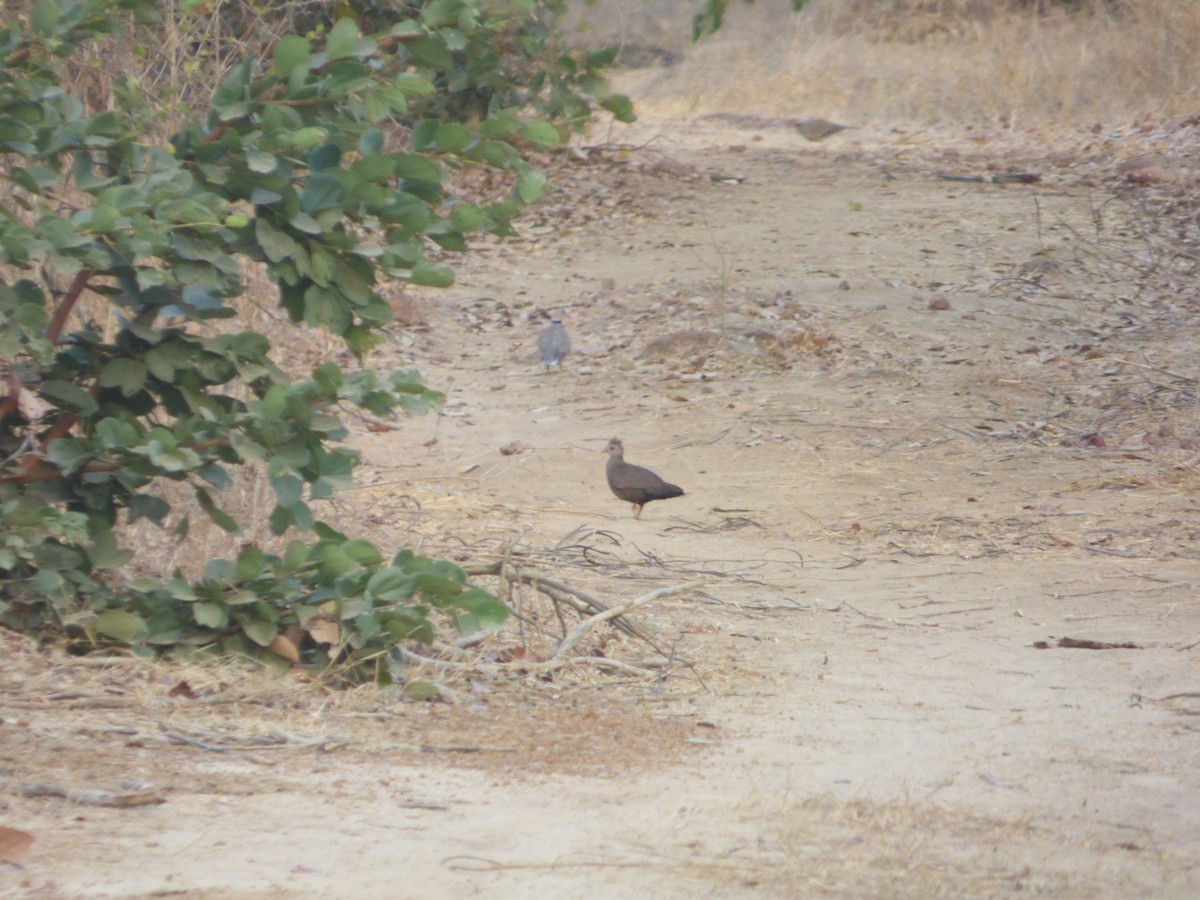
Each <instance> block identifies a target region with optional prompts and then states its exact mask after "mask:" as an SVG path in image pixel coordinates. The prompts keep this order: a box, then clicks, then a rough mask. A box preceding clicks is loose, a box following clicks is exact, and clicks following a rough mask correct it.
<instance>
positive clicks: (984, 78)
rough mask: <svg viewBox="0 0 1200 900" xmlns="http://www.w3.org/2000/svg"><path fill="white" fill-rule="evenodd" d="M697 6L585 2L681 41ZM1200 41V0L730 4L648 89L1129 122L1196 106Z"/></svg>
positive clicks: (596, 17)
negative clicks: (799, 7)
mask: <svg viewBox="0 0 1200 900" xmlns="http://www.w3.org/2000/svg"><path fill="white" fill-rule="evenodd" d="M692 10H693V7H691V6H690V5H687V4H670V3H662V2H659V3H652V4H649V5H648V6H647V5H643V4H639V3H638V2H636V0H631V2H623V3H611V4H609V3H606V4H602V9H600V10H588V11H587V12H586V13H585V14H584V16H585V18H586V19H587V20H588V21H589V22H592V23H594V27H593V28H590V29H587V30H586V31H585V34H586V35H587V39H588V40H589V41H591V40H597V41H603V40H605V39H609V38H611V37H614V36H615V37H617V38H618V39H620V40H623V41H626V42H627V43H629V44H631V45H635V46H641V45H644V44H645V43H647V40H648V39H649V42H650V43H661V44H663V45H665V46H666V47H667V48H668V49H670V50H672V51H673V52H680V51H681V50H683V46H682V44H681V41H680V36H681V35H686V33H687V28H686V20H687V16H688V15H689V14H690V12H691V11H692ZM1198 45H1200V6H1198V5H1197V4H1195V3H1179V2H1175V0H1146V2H1109V0H1082V2H1078V3H1041V2H1022V0H1012V2H1003V0H895V2H890V3H878V2H855V0H813V2H811V3H810V4H809V5H808V7H806V8H805V9H804V10H803V11H802V12H801V13H799V14H792V13H791V12H790V11H789V8H788V4H787V3H785V2H783V0H770V2H766V3H760V4H756V6H755V7H754V8H753V9H747V8H742V7H740V6H739V5H738V4H733V8H732V9H731V12H730V15H729V18H728V21H727V24H726V27H725V29H724V30H723V31H722V32H721V33H720V34H718V35H716V36H714V37H710V38H705V39H704V40H702V41H701V43H700V44H699V45H698V46H697V47H696V48H694V49H693V50H692V51H691V52H689V53H688V54H687V58H686V59H685V60H684V62H683V63H682V64H681V65H679V66H677V67H675V68H673V69H671V70H668V71H666V72H664V73H663V74H662V75H661V76H660V78H659V79H658V80H657V82H656V84H655V85H654V87H653V89H652V94H651V96H652V98H654V99H656V100H661V101H662V102H663V103H666V102H668V99H669V103H670V105H671V108H673V109H675V110H678V111H681V112H683V111H686V112H688V113H700V114H703V113H710V112H717V111H730V110H735V109H738V110H740V109H744V108H746V107H753V108H754V110H755V111H756V112H758V113H760V114H764V115H789V114H790V115H796V116H804V115H815V114H820V115H825V116H829V117H832V118H839V117H840V118H843V119H845V120H847V121H851V122H859V123H861V122H864V121H865V122H872V123H876V124H880V125H893V124H904V125H913V124H926V125H929V124H937V125H942V126H946V127H951V128H953V127H971V126H977V125H999V126H1003V127H1006V128H1012V129H1027V128H1047V127H1055V126H1073V125H1089V126H1090V125H1092V124H1094V123H1097V122H1100V123H1103V124H1104V125H1105V126H1106V127H1122V126H1125V125H1128V124H1130V123H1132V122H1134V121H1137V120H1141V119H1142V118H1144V117H1164V116H1165V117H1180V116H1187V115H1192V114H1194V113H1195V110H1196V109H1197V105H1198V102H1200V58H1198V57H1197V55H1196V53H1195V52H1194V48H1195V47H1196V46H1198ZM714 74H716V77H714ZM639 99H641V100H643V101H644V100H645V99H646V98H644V97H643V98H639Z"/></svg>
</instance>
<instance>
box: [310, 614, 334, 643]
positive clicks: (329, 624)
mask: <svg viewBox="0 0 1200 900" xmlns="http://www.w3.org/2000/svg"><path fill="white" fill-rule="evenodd" d="M308 634H309V637H311V638H312V639H313V640H314V641H316V642H317V643H318V644H336V643H337V642H338V641H340V640H341V639H342V630H341V628H339V627H338V624H337V622H334V621H333V620H332V619H329V618H327V617H326V616H313V617H312V618H311V619H309V620H308Z"/></svg>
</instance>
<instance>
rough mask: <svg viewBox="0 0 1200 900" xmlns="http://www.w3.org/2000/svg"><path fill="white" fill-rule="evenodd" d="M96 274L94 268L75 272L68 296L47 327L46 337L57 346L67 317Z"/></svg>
mask: <svg viewBox="0 0 1200 900" xmlns="http://www.w3.org/2000/svg"><path fill="white" fill-rule="evenodd" d="M95 274H96V273H95V272H94V271H93V270H92V269H80V270H79V271H78V272H76V273H75V279H74V280H73V281H72V282H71V286H70V287H69V288H67V293H66V296H64V297H63V298H62V302H60V303H59V304H58V309H56V310H54V316H53V318H51V319H50V326H49V327H48V328H47V329H46V337H47V338H49V339H50V343H52V344H54V345H55V346H57V345H58V343H59V338H60V337H61V335H62V330H63V328H64V327H66V324H67V317H68V316H70V315H71V310H73V309H74V308H75V304H76V303H78V302H79V295H80V294H82V293H83V289H84V288H85V287H87V283H88V281H90V280H91V277H92V276H93V275H95Z"/></svg>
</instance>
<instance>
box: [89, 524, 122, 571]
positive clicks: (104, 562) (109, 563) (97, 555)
mask: <svg viewBox="0 0 1200 900" xmlns="http://www.w3.org/2000/svg"><path fill="white" fill-rule="evenodd" d="M88 559H89V560H90V561H91V564H92V568H93V569H116V568H119V567H120V566H123V565H125V563H127V562H129V560H131V559H133V551H132V550H125V549H122V548H121V547H119V546H118V545H117V539H116V537H115V536H114V535H113V533H112V532H111V531H101V532H100V533H99V534H97V535H96V536H95V538H93V539H92V546H91V547H89V548H88Z"/></svg>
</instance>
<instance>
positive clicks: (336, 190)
mask: <svg viewBox="0 0 1200 900" xmlns="http://www.w3.org/2000/svg"><path fill="white" fill-rule="evenodd" d="M345 191H346V186H345V185H344V184H343V183H342V180H341V179H340V178H338V177H337V176H336V175H329V174H327V173H325V172H314V173H313V174H312V175H310V176H309V177H308V185H307V186H306V187H305V188H304V192H303V193H302V194H301V195H300V206H301V208H302V209H303V210H304V211H305V212H306V213H309V214H312V213H315V212H320V211H321V210H323V209H331V208H333V207H335V206H337V205H338V203H339V202H340V201H341V199H342V194H343V193H345Z"/></svg>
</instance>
